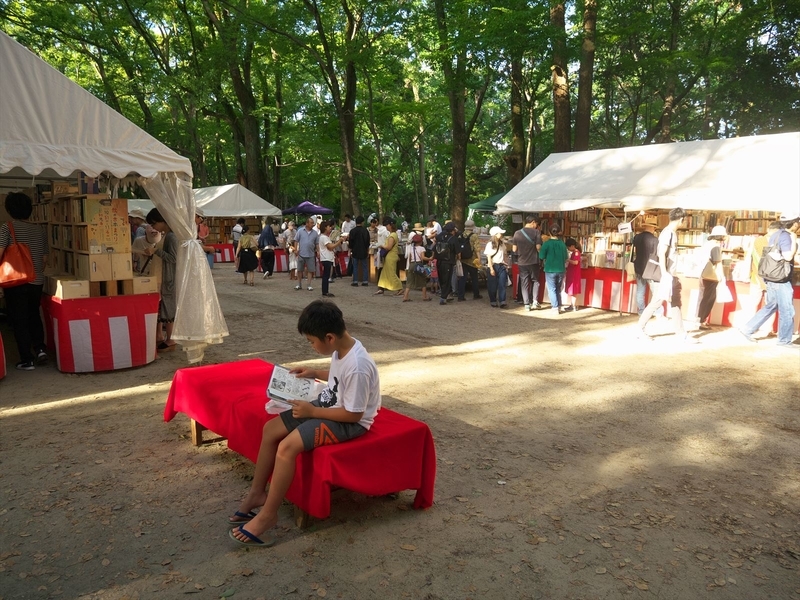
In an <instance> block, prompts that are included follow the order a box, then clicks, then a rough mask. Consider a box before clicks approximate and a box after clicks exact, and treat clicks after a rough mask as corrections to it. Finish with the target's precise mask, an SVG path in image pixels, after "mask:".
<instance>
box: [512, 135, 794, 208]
mask: <svg viewBox="0 0 800 600" xmlns="http://www.w3.org/2000/svg"><path fill="white" fill-rule="evenodd" d="M590 206H605V207H612V206H613V207H619V208H623V207H624V208H625V209H626V210H629V211H638V210H648V209H671V208H675V207H678V206H680V207H682V208H686V209H693V210H715V211H735V210H768V211H776V212H784V211H785V212H789V211H797V209H798V207H799V206H800V133H783V134H776V135H764V136H753V137H744V138H732V139H724V140H707V141H701V142H679V143H675V144H655V145H650V146H634V147H630V148H616V149H611V150H592V151H588V152H571V153H564V154H551V155H550V156H548V157H547V158H546V159H545V160H544V161H543V162H542V163H541V164H540V165H539V166H538V167H536V168H535V169H534V170H533V171H531V172H530V173H529V174H528V176H527V177H525V179H523V180H522V181H521V182H519V183H518V184H517V185H516V186H515V187H514V188H513V189H512V190H511V191H509V192H508V193H507V194H506V195H505V196H504V197H503V198H502V199H501V200H500V201H499V202H498V203H497V212H498V213H500V214H506V213H512V212H547V211H567V210H577V209H580V208H586V207H590Z"/></svg>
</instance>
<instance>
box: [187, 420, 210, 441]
mask: <svg viewBox="0 0 800 600" xmlns="http://www.w3.org/2000/svg"><path fill="white" fill-rule="evenodd" d="M190 427H191V430H192V444H194V445H195V446H202V445H203V432H204V431H205V430H206V428H205V427H203V426H202V425H201V424H200V423H198V422H197V421H195V420H194V419H190Z"/></svg>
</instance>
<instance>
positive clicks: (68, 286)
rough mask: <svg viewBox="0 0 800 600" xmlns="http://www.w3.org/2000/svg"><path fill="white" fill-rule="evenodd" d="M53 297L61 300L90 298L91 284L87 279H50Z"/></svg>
mask: <svg viewBox="0 0 800 600" xmlns="http://www.w3.org/2000/svg"><path fill="white" fill-rule="evenodd" d="M48 279H49V280H50V282H51V289H52V294H51V295H52V296H53V297H54V298H60V299H61V300H74V299H75V298H88V297H89V282H88V281H86V280H85V279H73V278H71V277H49V278H48Z"/></svg>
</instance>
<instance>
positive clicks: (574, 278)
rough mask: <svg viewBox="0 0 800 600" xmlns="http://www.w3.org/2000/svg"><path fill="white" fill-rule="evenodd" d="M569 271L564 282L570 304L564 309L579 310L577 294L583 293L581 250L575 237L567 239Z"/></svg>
mask: <svg viewBox="0 0 800 600" xmlns="http://www.w3.org/2000/svg"><path fill="white" fill-rule="evenodd" d="M567 251H568V253H569V254H568V256H569V258H568V259H567V273H566V277H565V282H564V291H565V292H566V293H567V298H569V306H568V307H567V308H565V309H564V310H565V311H567V310H572V311H575V310H578V307H577V306H576V304H575V302H576V296H577V295H578V294H580V293H581V251H580V248H578V242H577V241H575V239H574V238H568V239H567Z"/></svg>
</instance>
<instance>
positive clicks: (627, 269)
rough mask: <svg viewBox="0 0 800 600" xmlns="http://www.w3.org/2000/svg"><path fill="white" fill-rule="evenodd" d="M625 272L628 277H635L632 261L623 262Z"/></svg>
mask: <svg viewBox="0 0 800 600" xmlns="http://www.w3.org/2000/svg"><path fill="white" fill-rule="evenodd" d="M625 272H626V273H627V274H628V279H636V269H635V267H634V265H633V261H630V260H629V261H628V262H627V263H626V264H625Z"/></svg>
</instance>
